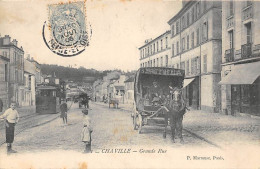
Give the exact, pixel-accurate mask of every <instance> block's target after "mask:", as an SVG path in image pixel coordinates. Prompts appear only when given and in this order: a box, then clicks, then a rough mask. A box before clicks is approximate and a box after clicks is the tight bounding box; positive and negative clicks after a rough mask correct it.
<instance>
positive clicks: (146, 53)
mask: <svg viewBox="0 0 260 169" xmlns="http://www.w3.org/2000/svg"><path fill="white" fill-rule="evenodd" d="M145 56H147V50H146V48H145Z"/></svg>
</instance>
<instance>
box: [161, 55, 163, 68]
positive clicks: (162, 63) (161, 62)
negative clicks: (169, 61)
mask: <svg viewBox="0 0 260 169" xmlns="http://www.w3.org/2000/svg"><path fill="white" fill-rule="evenodd" d="M161 67H163V57H161Z"/></svg>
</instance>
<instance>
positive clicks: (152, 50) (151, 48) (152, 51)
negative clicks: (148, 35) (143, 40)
mask: <svg viewBox="0 0 260 169" xmlns="http://www.w3.org/2000/svg"><path fill="white" fill-rule="evenodd" d="M150 47H151V48H150V50H151V51H150V54H152V53H153V45H151V46H150Z"/></svg>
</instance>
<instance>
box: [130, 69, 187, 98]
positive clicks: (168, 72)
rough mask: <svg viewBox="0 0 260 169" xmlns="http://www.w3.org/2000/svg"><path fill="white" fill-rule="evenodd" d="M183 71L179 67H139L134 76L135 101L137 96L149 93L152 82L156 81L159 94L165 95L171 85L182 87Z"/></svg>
mask: <svg viewBox="0 0 260 169" xmlns="http://www.w3.org/2000/svg"><path fill="white" fill-rule="evenodd" d="M184 75H185V72H184V70H181V69H174V68H162V67H147V68H140V69H139V70H138V71H137V73H136V76H135V82H134V97H135V102H137V100H138V97H141V98H145V97H147V96H148V97H149V94H151V90H152V86H153V83H157V85H158V86H159V88H160V90H161V94H162V95H165V96H167V95H168V94H169V92H170V89H169V86H171V87H179V88H182V87H183V80H184Z"/></svg>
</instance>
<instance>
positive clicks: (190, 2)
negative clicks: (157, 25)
mask: <svg viewBox="0 0 260 169" xmlns="http://www.w3.org/2000/svg"><path fill="white" fill-rule="evenodd" d="M195 2H196V1H189V2H188V3H187V4H186V5H185V6H184V7H182V9H181V10H180V11H179V12H178V13H177V14H176V15H174V16H173V17H172V18H171V19H170V20H169V21H168V24H169V25H171V24H172V23H173V22H174V21H175V20H177V19H178V18H179V17H180V16H181V15H182V14H183V13H184V12H186V10H187V9H188V8H189V7H190V6H191V5H192V4H194V3H195Z"/></svg>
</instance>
